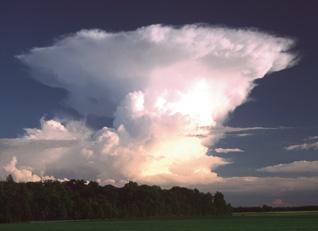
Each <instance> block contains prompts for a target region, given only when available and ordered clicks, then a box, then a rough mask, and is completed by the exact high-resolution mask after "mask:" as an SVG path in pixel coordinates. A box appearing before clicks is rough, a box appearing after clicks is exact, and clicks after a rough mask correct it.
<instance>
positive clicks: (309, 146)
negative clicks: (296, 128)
mask: <svg viewBox="0 0 318 231" xmlns="http://www.w3.org/2000/svg"><path fill="white" fill-rule="evenodd" d="M316 139H317V138H316V137H311V138H308V139H307V140H308V141H309V142H305V143H302V144H293V145H289V146H287V147H285V149H286V150H289V151H293V150H318V141H314V140H316ZM310 141H311V142H310Z"/></svg>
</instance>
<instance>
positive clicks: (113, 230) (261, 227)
mask: <svg viewBox="0 0 318 231" xmlns="http://www.w3.org/2000/svg"><path fill="white" fill-rule="evenodd" d="M0 230H3V231H17V230H21V231H29V230H30V231H31V230H32V231H75V230H76V231H93V230H94V231H99V230H103V231H105V230H106V231H107V230H108V231H274V230H275V231H276V230H279V231H285V230H286V231H287V230H288V231H315V230H318V212H276V213H240V214H234V216H233V217H224V218H212V219H165V220H156V219H153V220H115V221H57V222H31V223H16V224H1V225H0Z"/></svg>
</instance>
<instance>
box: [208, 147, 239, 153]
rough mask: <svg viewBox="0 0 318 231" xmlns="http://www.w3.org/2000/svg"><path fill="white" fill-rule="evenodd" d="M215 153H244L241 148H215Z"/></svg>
mask: <svg viewBox="0 0 318 231" xmlns="http://www.w3.org/2000/svg"><path fill="white" fill-rule="evenodd" d="M214 151H215V152H216V153H230V152H244V150H242V149H240V148H215V149H214Z"/></svg>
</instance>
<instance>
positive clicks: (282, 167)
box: [258, 160, 318, 173]
mask: <svg viewBox="0 0 318 231" xmlns="http://www.w3.org/2000/svg"><path fill="white" fill-rule="evenodd" d="M258 171H260V172H270V173H309V172H316V173H318V161H306V160H300V161H294V162H291V163H285V164H277V165H272V166H267V167H264V168H260V169H258Z"/></svg>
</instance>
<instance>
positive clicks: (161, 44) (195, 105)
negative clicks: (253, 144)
mask: <svg viewBox="0 0 318 231" xmlns="http://www.w3.org/2000/svg"><path fill="white" fill-rule="evenodd" d="M292 46H293V41H292V40H290V39H288V38H281V37H277V36H274V35H269V34H266V33H262V32H258V31H255V30H245V29H239V30H237V29H228V28H222V27H211V26H207V25H186V26H183V27H178V28H175V27H171V26H162V25H152V26H147V27H142V28H139V29H137V30H135V31H127V32H116V33H110V32H106V31H102V30H82V31H79V32H77V33H75V34H72V35H68V36H65V37H63V38H62V39H60V40H57V41H56V42H55V43H54V44H53V45H52V46H49V47H42V48H33V49H31V50H30V51H29V52H28V53H25V54H22V55H19V56H18V58H19V59H20V60H21V61H22V62H23V63H24V64H25V65H27V66H28V67H29V68H30V69H31V70H32V73H33V77H34V78H35V79H36V80H38V81H40V82H42V83H43V84H46V85H48V86H52V87H59V88H63V89H66V90H67V92H68V98H67V99H66V101H65V103H66V104H67V105H68V106H70V107H72V108H74V109H75V110H77V111H78V112H79V113H81V114H82V115H83V116H87V115H98V116H113V117H114V122H113V127H104V128H102V129H100V130H92V129H90V128H88V127H87V126H86V125H85V124H84V123H82V122H79V121H70V120H59V119H52V120H45V119H43V120H42V121H41V127H40V128H29V129H26V130H25V134H24V135H22V136H21V137H20V138H19V139H20V140H28V141H32V142H36V141H39V140H47V141H48V140H54V141H57V140H59V142H60V141H63V142H68V144H67V145H64V146H60V147H47V148H42V149H41V152H40V149H38V151H37V152H34V150H33V151H32V152H31V150H32V149H31V148H27V149H26V150H27V151H23V150H22V149H19V148H17V146H19V145H12V144H11V145H7V148H6V149H5V150H4V151H3V154H2V155H1V157H0V164H1V165H2V166H11V168H10V169H14V170H15V171H17V170H16V169H21V168H22V169H29V170H30V169H32V174H33V175H32V174H31V175H30V173H29V172H27V171H24V172H25V173H26V174H27V175H28V176H29V178H31V179H33V178H34V177H36V176H39V177H40V178H41V177H42V176H54V177H56V178H64V177H66V178H83V179H92V180H98V181H99V182H101V183H103V182H104V183H107V182H112V183H114V184H120V183H122V182H126V181H127V180H135V181H138V182H145V183H152V184H153V183H155V184H161V185H171V184H179V185H194V184H202V185H203V184H211V183H216V182H222V181H223V180H224V179H222V177H220V176H218V175H217V173H216V172H215V169H216V168H218V167H219V166H222V165H225V164H228V161H227V160H226V159H224V158H220V157H217V156H213V155H207V154H208V150H209V148H210V147H211V146H214V145H216V143H217V142H218V140H220V139H221V138H222V137H224V135H225V134H226V133H229V132H243V131H244V133H246V132H247V131H251V130H252V129H240V130H239V128H237V129H236V131H235V129H234V128H232V129H230V128H227V130H226V129H223V128H224V126H223V122H224V121H225V120H226V119H227V117H228V115H229V114H230V113H231V112H233V111H234V110H235V109H236V108H237V107H238V106H239V105H241V104H243V103H244V102H246V100H247V99H248V95H249V93H250V91H251V90H252V89H253V87H254V83H253V82H254V80H256V79H259V78H263V77H264V76H265V75H266V74H267V73H271V72H274V71H280V70H283V69H285V68H288V67H290V66H291V65H293V64H294V60H295V59H294V58H295V56H294V55H293V54H291V53H289V49H290V48H291V47H292ZM220 128H221V129H220ZM222 129H223V130H222ZM254 129H263V128H254ZM230 130H231V131H230ZM191 134H200V135H191ZM19 142H21V141H19ZM30 145H31V146H32V143H30ZM28 150H30V151H28ZM232 151H233V150H232ZM236 151H238V150H236ZM13 157H15V158H16V159H12V158H13ZM12 161H13V162H12ZM10 169H9V168H7V169H4V170H5V171H4V172H3V175H4V174H7V173H10V171H9V170H10ZM11 172H12V171H11ZM21 179H22V178H21Z"/></svg>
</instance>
